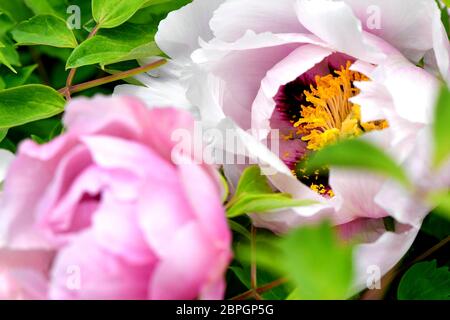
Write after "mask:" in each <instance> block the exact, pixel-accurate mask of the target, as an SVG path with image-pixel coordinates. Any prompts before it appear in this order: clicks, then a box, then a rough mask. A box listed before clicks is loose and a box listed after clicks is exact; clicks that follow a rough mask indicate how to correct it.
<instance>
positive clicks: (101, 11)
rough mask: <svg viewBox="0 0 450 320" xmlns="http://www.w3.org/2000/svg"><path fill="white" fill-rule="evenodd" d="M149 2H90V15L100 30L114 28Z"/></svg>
mask: <svg viewBox="0 0 450 320" xmlns="http://www.w3.org/2000/svg"><path fill="white" fill-rule="evenodd" d="M146 2H151V1H149V0H92V15H93V17H94V20H95V21H96V22H97V23H98V25H99V26H100V27H101V28H115V27H117V26H120V25H121V24H123V23H124V22H126V21H127V20H128V19H130V18H131V17H132V16H133V15H134V14H135V13H136V11H138V10H139V9H140V8H141V7H142V6H143V5H144V4H145V3H146Z"/></svg>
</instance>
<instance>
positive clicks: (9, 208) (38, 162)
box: [0, 97, 231, 299]
mask: <svg viewBox="0 0 450 320" xmlns="http://www.w3.org/2000/svg"><path fill="white" fill-rule="evenodd" d="M64 123H65V125H66V128H67V131H66V132H65V133H64V134H63V135H62V136H60V137H58V138H56V139H55V140H54V141H52V142H50V143H48V144H45V145H37V144H36V143H34V142H32V141H25V142H24V143H23V144H22V145H21V146H20V149H19V152H18V155H17V158H16V159H15V160H14V161H13V163H12V166H11V167H10V169H9V172H8V175H7V178H6V181H5V185H4V191H3V194H2V199H1V204H0V212H1V214H0V236H1V238H0V248H1V249H0V297H3V298H8V299H9V298H25V299H31V298H51V299H195V298H203V299H220V298H223V294H224V289H225V283H224V279H223V276H224V272H225V270H226V268H227V265H228V263H229V261H230V258H231V249H230V244H231V235H230V231H229V229H228V226H227V222H226V219H225V213H224V209H223V207H222V203H221V197H220V189H221V188H220V184H219V183H218V182H217V181H218V180H216V176H215V175H216V173H215V170H214V169H213V168H212V167H208V166H205V165H199V164H196V163H195V162H194V161H193V159H185V158H183V161H178V162H177V163H182V164H179V165H177V164H175V163H174V162H173V161H172V156H173V157H185V155H180V154H177V153H175V152H174V153H173V154H172V151H173V149H174V147H175V142H173V141H172V140H171V134H172V132H173V131H174V130H175V129H178V128H183V129H186V130H191V129H192V128H193V120H192V118H191V116H190V115H189V114H188V113H187V112H182V111H177V110H175V109H153V110H148V109H146V108H145V107H144V106H143V105H142V103H141V102H140V101H139V100H136V99H133V98H129V97H122V98H103V97H97V98H94V99H92V100H87V99H78V100H74V101H73V102H71V103H70V104H69V105H68V106H67V111H66V114H65V117H64ZM178 160H179V159H178Z"/></svg>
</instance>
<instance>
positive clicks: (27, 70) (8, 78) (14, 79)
mask: <svg viewBox="0 0 450 320" xmlns="http://www.w3.org/2000/svg"><path fill="white" fill-rule="evenodd" d="M36 67H37V64H34V65H31V66H27V67H23V68H19V69H18V70H17V74H15V75H12V74H6V75H5V76H4V79H3V80H4V82H5V88H6V89H8V88H13V87H18V86H21V85H23V84H25V83H26V82H27V80H28V78H29V77H30V76H31V74H32V73H33V71H34V70H35V69H36Z"/></svg>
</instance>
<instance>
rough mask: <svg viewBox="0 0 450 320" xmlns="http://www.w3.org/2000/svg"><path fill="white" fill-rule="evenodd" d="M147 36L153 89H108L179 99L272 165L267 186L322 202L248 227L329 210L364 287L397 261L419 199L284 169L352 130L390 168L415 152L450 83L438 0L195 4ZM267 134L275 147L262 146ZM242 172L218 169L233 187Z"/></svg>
mask: <svg viewBox="0 0 450 320" xmlns="http://www.w3.org/2000/svg"><path fill="white" fill-rule="evenodd" d="M156 41H157V44H158V46H159V47H160V48H161V49H162V50H163V51H164V52H165V53H166V54H167V55H168V56H170V57H171V59H172V60H171V61H170V62H169V63H168V64H167V65H166V66H164V67H163V68H162V69H161V70H159V71H158V73H154V74H151V76H140V77H139V80H140V81H141V82H142V83H144V84H146V85H147V86H148V88H142V87H139V88H138V87H135V86H131V85H123V86H119V87H117V88H116V91H115V92H116V94H123V93H126V94H131V95H136V96H140V97H143V98H144V99H146V100H148V101H152V100H151V99H150V97H153V96H157V97H158V99H159V101H160V103H161V104H164V105H165V104H170V102H169V101H170V100H169V99H167V97H169V96H171V97H174V96H175V97H176V100H177V101H183V106H184V107H185V108H191V110H194V111H195V112H199V114H200V117H201V119H202V121H203V122H204V124H205V125H210V126H213V127H217V128H222V129H227V130H235V131H236V133H237V135H239V136H240V138H241V143H242V145H243V146H244V147H245V148H246V151H247V155H249V157H250V158H253V159H256V160H258V162H259V163H261V164H264V166H265V167H270V168H271V169H273V170H271V171H274V172H275V173H276V174H274V175H270V176H269V179H270V180H271V182H272V184H273V186H274V187H275V188H276V189H278V190H279V191H281V192H287V193H290V194H292V195H293V196H294V197H296V198H299V199H314V200H316V201H318V202H320V204H319V205H312V206H309V207H302V208H292V209H289V210H282V211H278V212H274V213H270V214H264V215H252V218H253V221H254V224H255V225H256V226H259V227H264V228H268V229H271V230H273V231H275V232H285V231H287V230H289V229H291V228H295V227H297V226H300V225H303V224H305V223H310V222H314V221H317V220H319V219H322V218H324V217H329V218H331V219H332V220H333V221H334V223H335V225H336V227H337V228H338V229H339V230H341V232H342V235H343V236H344V237H346V238H357V239H358V240H359V241H360V245H359V246H358V247H357V250H356V273H357V274H356V281H355V287H356V288H359V289H361V288H363V286H364V285H365V284H366V279H367V277H368V273H367V272H368V270H370V269H371V268H370V267H371V266H372V265H375V266H377V267H379V268H380V271H381V273H382V274H384V273H386V272H387V271H388V270H389V269H391V268H392V267H393V266H394V265H395V264H396V263H397V262H398V261H399V260H400V258H401V257H402V256H403V255H404V254H405V253H406V251H407V250H408V249H409V247H410V245H411V244H412V242H413V241H414V238H415V236H416V234H417V232H418V230H419V228H420V225H421V222H422V219H423V218H424V216H425V215H426V214H427V212H428V210H429V209H430V208H429V207H428V206H427V205H425V204H423V203H421V202H419V201H416V200H415V198H414V195H412V194H411V193H408V192H406V191H405V190H402V189H401V187H399V186H398V185H397V184H393V183H392V182H391V181H389V180H386V179H385V178H382V177H379V176H376V175H373V174H369V173H365V172H359V171H351V170H337V169H335V168H330V170H329V173H324V174H323V175H321V174H319V175H318V176H302V175H301V174H299V173H296V174H295V175H294V174H293V173H292V170H294V169H295V166H296V163H298V162H299V161H301V160H304V159H305V158H306V157H307V156H308V155H309V154H310V153H311V152H314V151H316V150H319V149H321V148H322V147H324V146H326V145H327V144H329V143H332V142H334V141H337V140H339V139H343V138H349V137H350V138H355V137H360V136H361V137H363V138H364V139H369V140H371V141H373V142H375V143H377V144H379V145H380V146H382V147H383V148H384V150H386V152H389V153H390V154H391V155H392V156H393V157H394V158H395V159H396V160H397V161H398V162H399V163H404V162H405V161H406V159H408V158H411V157H414V152H415V151H416V149H417V141H416V133H417V131H418V130H420V129H422V128H424V127H426V126H427V125H429V124H430V122H431V120H432V114H433V106H434V102H435V97H436V94H437V91H438V88H439V86H440V83H439V79H444V80H445V81H447V82H450V45H449V43H448V38H447V35H446V33H445V29H444V27H443V25H442V23H441V20H440V12H439V10H438V7H437V5H436V3H435V2H434V1H432V0H389V1H385V0H342V1H332V0H314V1H313V0H279V1H261V0H194V1H193V2H192V3H191V4H189V5H187V6H185V7H183V8H181V9H180V10H178V11H175V12H172V13H171V14H170V15H169V16H168V17H167V19H165V20H164V21H162V22H161V24H160V26H159V30H158V33H157V35H156ZM419 65H420V66H422V67H419ZM155 88H158V89H157V90H156V89H155ZM169 92H170V95H169ZM274 129H276V130H279V132H280V133H281V134H280V141H279V143H280V151H279V153H278V154H275V153H273V152H271V151H270V150H269V149H267V148H265V145H266V141H267V140H270V139H271V132H272V130H274ZM243 130H252V131H251V133H250V134H249V133H247V132H244V131H243ZM227 151H233V150H227ZM241 169H242V166H237V165H234V164H228V165H226V166H225V171H226V173H227V176H228V178H229V179H230V180H231V181H232V182H233V183H235V182H236V181H237V179H238V178H239V175H240V172H241ZM406 169H408V170H410V167H408V166H406ZM316 178H317V179H316ZM392 189H394V190H395V193H393V192H392ZM388 190H390V191H388ZM393 194H396V195H397V198H393V197H392V195H393ZM386 217H393V218H394V219H395V221H396V222H395V231H392V230H391V231H388V230H387V229H386V227H385V224H384V223H383V220H384V218H386Z"/></svg>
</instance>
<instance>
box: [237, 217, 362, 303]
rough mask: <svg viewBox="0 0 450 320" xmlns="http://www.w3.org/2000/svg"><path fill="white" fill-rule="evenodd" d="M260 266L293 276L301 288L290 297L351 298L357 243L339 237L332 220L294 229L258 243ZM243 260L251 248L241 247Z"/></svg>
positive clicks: (285, 275)
mask: <svg viewBox="0 0 450 320" xmlns="http://www.w3.org/2000/svg"><path fill="white" fill-rule="evenodd" d="M256 250H257V251H256V261H257V265H258V269H260V268H264V269H265V270H269V271H271V272H272V273H274V274H278V276H280V277H286V278H287V279H289V282H290V284H291V287H292V288H297V289H296V290H294V291H293V292H292V293H291V294H290V295H289V299H306V300H316V299H317V300H324V299H347V298H348V297H349V295H350V294H351V292H350V290H351V287H352V280H353V246H352V245H350V244H347V243H344V242H343V241H342V240H340V239H339V237H338V235H337V233H336V231H335V229H333V228H332V226H331V224H330V223H329V222H324V223H322V224H320V225H314V226H306V227H302V228H300V229H297V230H294V231H291V233H289V234H287V235H286V236H284V237H283V238H278V237H272V238H267V239H266V240H264V241H260V242H257V245H256ZM237 256H238V258H239V259H241V260H244V259H245V258H247V259H249V257H250V249H249V248H248V247H247V248H245V247H243V248H241V249H239V248H238V250H237Z"/></svg>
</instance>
